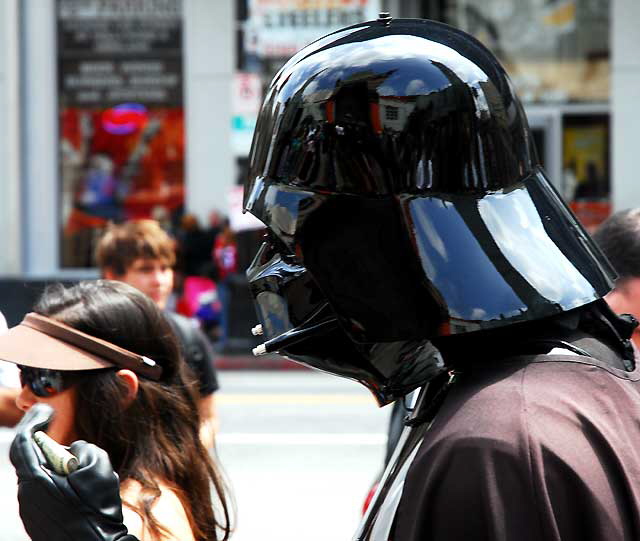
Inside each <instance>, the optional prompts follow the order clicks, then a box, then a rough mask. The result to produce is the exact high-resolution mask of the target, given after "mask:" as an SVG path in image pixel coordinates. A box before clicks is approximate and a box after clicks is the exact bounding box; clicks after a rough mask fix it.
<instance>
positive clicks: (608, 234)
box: [593, 208, 640, 347]
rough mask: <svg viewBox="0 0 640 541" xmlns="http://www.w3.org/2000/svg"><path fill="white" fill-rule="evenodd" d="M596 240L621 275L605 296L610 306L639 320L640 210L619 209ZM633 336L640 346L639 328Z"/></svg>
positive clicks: (602, 227)
mask: <svg viewBox="0 0 640 541" xmlns="http://www.w3.org/2000/svg"><path fill="white" fill-rule="evenodd" d="M593 239H594V240H595V241H596V243H597V244H598V246H600V248H601V249H602V251H603V252H604V253H605V255H606V256H607V259H609V261H610V262H611V264H612V265H613V268H614V269H615V270H616V272H617V274H618V279H617V280H616V286H615V288H614V289H613V290H612V291H611V292H610V293H609V294H608V295H607V296H606V297H605V298H606V300H607V302H608V303H609V306H611V308H612V310H613V311H614V312H616V313H618V314H631V315H632V316H634V317H635V318H636V319H638V320H640V209H638V208H636V209H629V210H622V211H619V212H616V213H615V214H613V215H612V216H610V217H609V218H608V219H607V220H605V221H604V222H603V223H602V224H601V225H600V226H599V227H598V229H597V230H596V231H595V232H594V233H593ZM632 338H633V341H634V343H635V344H636V346H638V347H640V331H639V329H638V328H637V327H636V330H635V331H634V333H633V337H632Z"/></svg>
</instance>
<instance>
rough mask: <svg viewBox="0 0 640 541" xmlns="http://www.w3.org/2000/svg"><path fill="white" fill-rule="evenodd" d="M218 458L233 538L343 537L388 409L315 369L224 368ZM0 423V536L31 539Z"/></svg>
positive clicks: (382, 436) (367, 481)
mask: <svg viewBox="0 0 640 541" xmlns="http://www.w3.org/2000/svg"><path fill="white" fill-rule="evenodd" d="M219 377H220V383H221V390H220V391H219V393H218V395H217V402H218V411H219V416H220V422H221V426H220V433H219V435H218V445H217V450H218V456H219V458H220V461H221V463H222V464H223V467H224V470H225V473H226V477H227V479H228V481H229V484H230V485H231V486H232V490H233V492H234V495H235V500H236V507H237V520H236V526H237V527H236V531H235V533H234V535H233V536H232V541H256V540H259V539H264V540H272V539H273V540H276V539H277V540H278V541H294V540H295V541H300V540H301V539H304V540H305V541H342V540H345V541H349V540H350V539H351V537H352V535H353V533H354V531H355V529H356V527H357V524H358V522H359V519H360V511H361V507H362V503H363V501H364V499H365V496H366V494H367V492H368V490H369V487H370V485H371V483H372V482H373V481H374V480H375V478H376V477H377V475H378V474H379V473H380V469H381V467H382V460H383V456H384V446H385V442H386V426H387V422H388V415H389V408H383V409H379V408H377V406H376V405H375V402H374V400H373V398H372V397H371V396H370V395H369V393H368V392H367V391H366V390H364V389H363V388H361V386H360V385H358V384H356V383H354V382H352V381H348V380H343V379H340V378H336V377H333V376H328V375H326V374H321V373H318V372H311V371H283V370H279V371H275V370H273V371H250V370H243V371H221V372H219ZM11 436H12V432H11V431H10V430H7V429H0V457H2V458H0V506H2V507H1V508H2V519H3V520H2V525H1V526H0V540H2V541H27V537H26V535H25V534H24V531H23V530H22V527H21V524H20V519H19V517H18V513H17V504H16V499H15V476H14V474H13V469H12V468H11V465H10V464H9V460H8V448H9V443H10V440H11Z"/></svg>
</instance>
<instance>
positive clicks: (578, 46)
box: [444, 0, 610, 103]
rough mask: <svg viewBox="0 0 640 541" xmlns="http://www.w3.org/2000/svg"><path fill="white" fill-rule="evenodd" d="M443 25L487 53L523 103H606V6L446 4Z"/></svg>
mask: <svg viewBox="0 0 640 541" xmlns="http://www.w3.org/2000/svg"><path fill="white" fill-rule="evenodd" d="M445 6H446V8H445V10H444V15H445V20H446V22H449V23H450V24H452V25H454V26H457V27H458V28H461V29H462V30H465V31H467V32H469V33H471V34H473V35H474V36H476V37H477V38H478V39H479V40H480V41H482V42H483V43H484V44H485V45H486V46H487V47H488V48H489V49H491V50H492V51H493V52H494V53H495V54H496V55H497V56H498V58H499V59H500V61H501V62H502V63H503V64H504V66H505V68H506V70H507V72H508V73H509V75H510V76H511V79H512V80H513V82H514V84H515V86H516V89H517V92H518V95H519V96H520V98H521V99H522V100H523V101H524V102H525V103H527V102H543V103H548V102H584V101H588V102H594V101H607V100H608V99H609V74H610V69H609V28H610V24H609V2H601V1H594V0H457V1H456V0H447V1H446V3H445Z"/></svg>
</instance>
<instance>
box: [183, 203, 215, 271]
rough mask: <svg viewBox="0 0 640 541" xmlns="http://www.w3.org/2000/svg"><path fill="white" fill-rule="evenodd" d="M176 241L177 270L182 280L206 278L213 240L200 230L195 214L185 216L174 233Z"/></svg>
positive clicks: (209, 265)
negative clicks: (191, 277) (189, 277)
mask: <svg viewBox="0 0 640 541" xmlns="http://www.w3.org/2000/svg"><path fill="white" fill-rule="evenodd" d="M176 240H177V241H178V246H177V250H178V253H177V256H178V265H177V267H178V269H179V271H180V273H181V274H182V275H183V278H186V277H188V276H208V275H209V273H210V267H211V258H210V256H209V254H210V253H211V248H212V242H213V239H212V238H211V236H210V235H209V234H208V233H207V232H206V231H204V230H203V229H202V227H201V226H200V221H199V220H198V217H197V216H196V215H195V214H185V215H184V216H182V219H181V220H180V227H179V228H178V231H177V232H176Z"/></svg>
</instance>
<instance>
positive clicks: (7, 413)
mask: <svg viewBox="0 0 640 541" xmlns="http://www.w3.org/2000/svg"><path fill="white" fill-rule="evenodd" d="M5 332H7V320H6V319H5V318H4V315H3V313H2V312H0V336H1V335H3V334H4V333H5ZM19 393H20V377H19V375H18V370H17V369H16V367H15V365H13V364H10V363H5V362H1V361H0V426H9V427H10V426H15V425H16V424H17V423H18V421H19V420H20V419H21V418H22V410H21V409H20V408H18V406H16V398H17V397H18V394H19Z"/></svg>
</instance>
